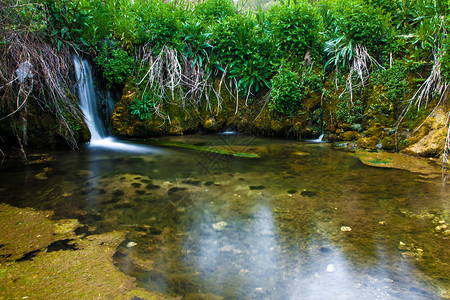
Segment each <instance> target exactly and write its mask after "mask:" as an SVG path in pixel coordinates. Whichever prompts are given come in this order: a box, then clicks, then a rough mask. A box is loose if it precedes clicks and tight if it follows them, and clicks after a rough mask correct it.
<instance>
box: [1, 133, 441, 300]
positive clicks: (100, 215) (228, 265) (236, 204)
mask: <svg viewBox="0 0 450 300" xmlns="http://www.w3.org/2000/svg"><path fill="white" fill-rule="evenodd" d="M171 139H172V140H175V141H180V142H182V141H185V142H189V143H191V144H195V143H203V144H205V143H206V144H207V145H208V146H210V147H216V146H217V147H218V146H222V147H223V146H226V147H230V148H233V149H237V151H242V152H245V151H248V152H255V153H258V154H259V155H260V156H261V158H259V159H247V158H237V157H229V156H224V155H217V154H214V153H210V152H208V153H203V152H201V151H194V150H189V149H176V148H165V149H164V151H163V150H161V149H156V148H152V149H153V150H154V151H150V152H145V153H143V152H141V151H139V149H138V151H134V152H133V151H128V152H121V151H111V150H109V149H108V148H95V147H89V148H87V149H85V150H83V151H80V152H77V153H53V154H52V156H53V158H54V159H53V160H49V161H48V162H45V163H41V164H35V165H28V166H24V167H20V168H17V166H15V165H12V164H10V165H8V164H6V165H5V166H3V167H2V172H1V173H0V182H2V187H1V189H2V194H3V195H5V196H4V197H3V199H2V201H4V202H7V203H10V204H13V205H16V206H32V207H35V208H38V209H52V210H54V211H55V213H56V217H61V218H78V219H79V220H80V221H81V222H82V223H84V224H85V225H86V228H89V230H88V233H100V232H108V231H111V230H124V231H127V232H128V233H127V239H126V241H124V242H123V244H122V245H121V246H120V247H119V248H118V251H117V253H116V255H115V261H116V264H117V266H118V267H119V268H120V269H121V270H122V271H123V272H125V273H127V274H129V275H131V276H134V277H136V278H137V281H138V283H139V285H140V286H142V287H145V288H147V289H149V290H157V291H162V292H166V293H170V294H176V295H183V296H186V297H193V298H195V297H197V298H201V297H210V298H212V295H217V296H221V297H223V298H225V299H328V298H334V299H355V298H358V297H362V298H364V299H439V297H440V295H441V296H442V295H445V290H446V289H448V287H449V276H448V273H449V268H448V261H450V254H449V250H448V247H447V246H448V245H447V242H448V240H447V238H448V235H445V228H444V227H442V228H444V229H442V230H441V231H437V230H436V226H440V225H445V224H447V223H448V207H449V203H448V199H450V197H449V196H450V195H449V194H450V193H449V191H448V186H442V185H439V184H437V183H436V182H434V179H426V180H424V179H423V178H422V177H420V176H419V175H417V174H412V173H409V172H405V171H398V170H386V169H378V168H371V167H367V166H365V165H363V164H361V163H360V162H359V161H358V160H357V159H355V158H353V157H351V156H349V155H348V154H346V153H344V152H339V151H335V150H333V149H331V148H330V146H329V145H328V144H324V143H317V144H315V143H298V142H294V141H282V140H269V139H258V138H254V137H246V136H245V135H221V136H215V137H211V136H207V137H205V136H188V137H175V138H171ZM141 143H143V145H136V146H139V147H140V146H142V147H148V146H146V145H144V144H145V141H141ZM131 146H133V145H131ZM24 186H25V187H26V188H23V187H24ZM439 224H440V225H439ZM57 246H58V245H57ZM59 246H60V247H63V246H64V245H62V246H61V245H59ZM443 291H444V294H443Z"/></svg>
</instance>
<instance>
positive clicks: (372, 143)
mask: <svg viewBox="0 0 450 300" xmlns="http://www.w3.org/2000/svg"><path fill="white" fill-rule="evenodd" d="M379 141H380V139H379V138H378V137H376V136H372V137H361V138H359V139H358V147H360V148H363V149H376V148H377V145H378V143H379Z"/></svg>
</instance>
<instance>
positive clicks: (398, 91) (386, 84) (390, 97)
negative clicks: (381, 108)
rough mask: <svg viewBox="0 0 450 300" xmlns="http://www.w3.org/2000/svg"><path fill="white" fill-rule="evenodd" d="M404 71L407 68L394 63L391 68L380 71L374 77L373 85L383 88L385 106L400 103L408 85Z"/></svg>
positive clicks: (401, 64) (398, 62) (400, 63)
mask: <svg viewBox="0 0 450 300" xmlns="http://www.w3.org/2000/svg"><path fill="white" fill-rule="evenodd" d="M406 71H407V68H406V67H405V66H404V65H403V63H402V62H400V61H395V62H394V64H393V66H392V68H389V69H385V70H381V71H379V72H377V73H376V74H375V75H374V78H373V84H374V85H378V86H382V87H383V90H384V94H383V96H384V98H385V99H384V100H386V104H387V105H390V104H394V103H399V102H401V100H402V98H403V95H404V94H405V92H406V88H407V85H408V83H407V82H406Z"/></svg>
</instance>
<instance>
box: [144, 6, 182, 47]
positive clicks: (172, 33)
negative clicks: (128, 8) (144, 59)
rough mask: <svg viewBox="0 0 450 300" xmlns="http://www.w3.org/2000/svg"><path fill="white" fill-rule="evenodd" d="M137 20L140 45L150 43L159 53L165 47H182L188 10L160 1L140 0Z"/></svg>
mask: <svg viewBox="0 0 450 300" xmlns="http://www.w3.org/2000/svg"><path fill="white" fill-rule="evenodd" d="M137 18H138V21H139V22H138V24H139V26H138V28H139V35H138V41H139V42H140V43H142V44H145V43H148V42H150V45H151V46H152V47H153V48H154V49H155V50H157V51H158V50H160V49H161V48H162V47H163V46H164V45H166V46H168V47H174V48H179V46H180V45H181V35H182V31H181V27H182V23H183V22H185V21H186V19H187V10H185V9H184V7H182V6H181V5H177V4H175V3H172V2H168V3H166V2H164V1H158V0H147V1H146V0H140V1H139V3H138V7H137Z"/></svg>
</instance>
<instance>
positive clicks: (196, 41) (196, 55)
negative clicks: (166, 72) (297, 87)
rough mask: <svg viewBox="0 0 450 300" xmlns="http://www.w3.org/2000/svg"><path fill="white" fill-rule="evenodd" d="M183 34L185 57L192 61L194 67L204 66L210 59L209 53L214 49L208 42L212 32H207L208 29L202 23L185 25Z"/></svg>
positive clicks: (187, 23)
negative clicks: (208, 58)
mask: <svg viewBox="0 0 450 300" xmlns="http://www.w3.org/2000/svg"><path fill="white" fill-rule="evenodd" d="M183 32H184V35H185V38H184V42H185V45H184V47H183V54H184V56H185V57H186V58H187V59H189V60H190V61H192V65H194V64H196V63H197V62H198V64H199V65H200V67H203V66H204V62H205V60H206V59H207V57H208V51H210V50H211V49H212V46H211V44H210V43H209V41H208V38H209V36H210V35H211V34H212V33H211V32H207V28H206V27H205V26H204V25H203V24H202V23H200V22H196V23H191V22H186V23H184V24H183Z"/></svg>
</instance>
